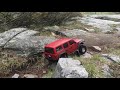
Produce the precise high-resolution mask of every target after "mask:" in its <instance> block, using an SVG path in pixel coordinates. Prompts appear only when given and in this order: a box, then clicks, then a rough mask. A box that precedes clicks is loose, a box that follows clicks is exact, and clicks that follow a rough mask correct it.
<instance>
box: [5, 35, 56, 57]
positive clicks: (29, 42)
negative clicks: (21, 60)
mask: <svg viewBox="0 0 120 90" xmlns="http://www.w3.org/2000/svg"><path fill="white" fill-rule="evenodd" d="M54 40H55V38H54V37H45V36H31V37H26V38H24V39H16V40H15V41H14V42H9V43H8V44H7V45H6V46H5V48H8V49H12V50H15V51H17V53H18V54H25V55H27V56H28V55H30V54H31V55H32V54H37V53H39V52H43V51H44V46H45V45H46V44H48V43H50V42H52V41H54Z"/></svg>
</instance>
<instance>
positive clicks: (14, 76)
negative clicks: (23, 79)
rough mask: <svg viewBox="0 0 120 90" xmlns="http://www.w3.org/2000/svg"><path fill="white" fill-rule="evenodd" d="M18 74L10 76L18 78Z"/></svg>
mask: <svg viewBox="0 0 120 90" xmlns="http://www.w3.org/2000/svg"><path fill="white" fill-rule="evenodd" d="M19 76H20V75H19V74H14V75H13V76H12V78H19Z"/></svg>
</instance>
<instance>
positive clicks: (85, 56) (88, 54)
mask: <svg viewBox="0 0 120 90" xmlns="http://www.w3.org/2000/svg"><path fill="white" fill-rule="evenodd" d="M82 57H83V58H92V55H91V54H90V53H85V54H84V55H83V56H82Z"/></svg>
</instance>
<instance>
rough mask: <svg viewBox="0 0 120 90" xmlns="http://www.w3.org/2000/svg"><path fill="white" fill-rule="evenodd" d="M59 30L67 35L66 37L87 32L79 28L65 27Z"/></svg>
mask: <svg viewBox="0 0 120 90" xmlns="http://www.w3.org/2000/svg"><path fill="white" fill-rule="evenodd" d="M60 32H61V33H63V34H64V35H66V36H68V37H73V36H77V35H85V34H87V31H84V30H81V29H73V30H67V29H66V30H64V31H60Z"/></svg>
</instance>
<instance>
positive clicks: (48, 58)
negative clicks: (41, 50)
mask: <svg viewBox="0 0 120 90" xmlns="http://www.w3.org/2000/svg"><path fill="white" fill-rule="evenodd" d="M46 59H47V60H49V61H57V60H55V59H53V58H51V57H46Z"/></svg>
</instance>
